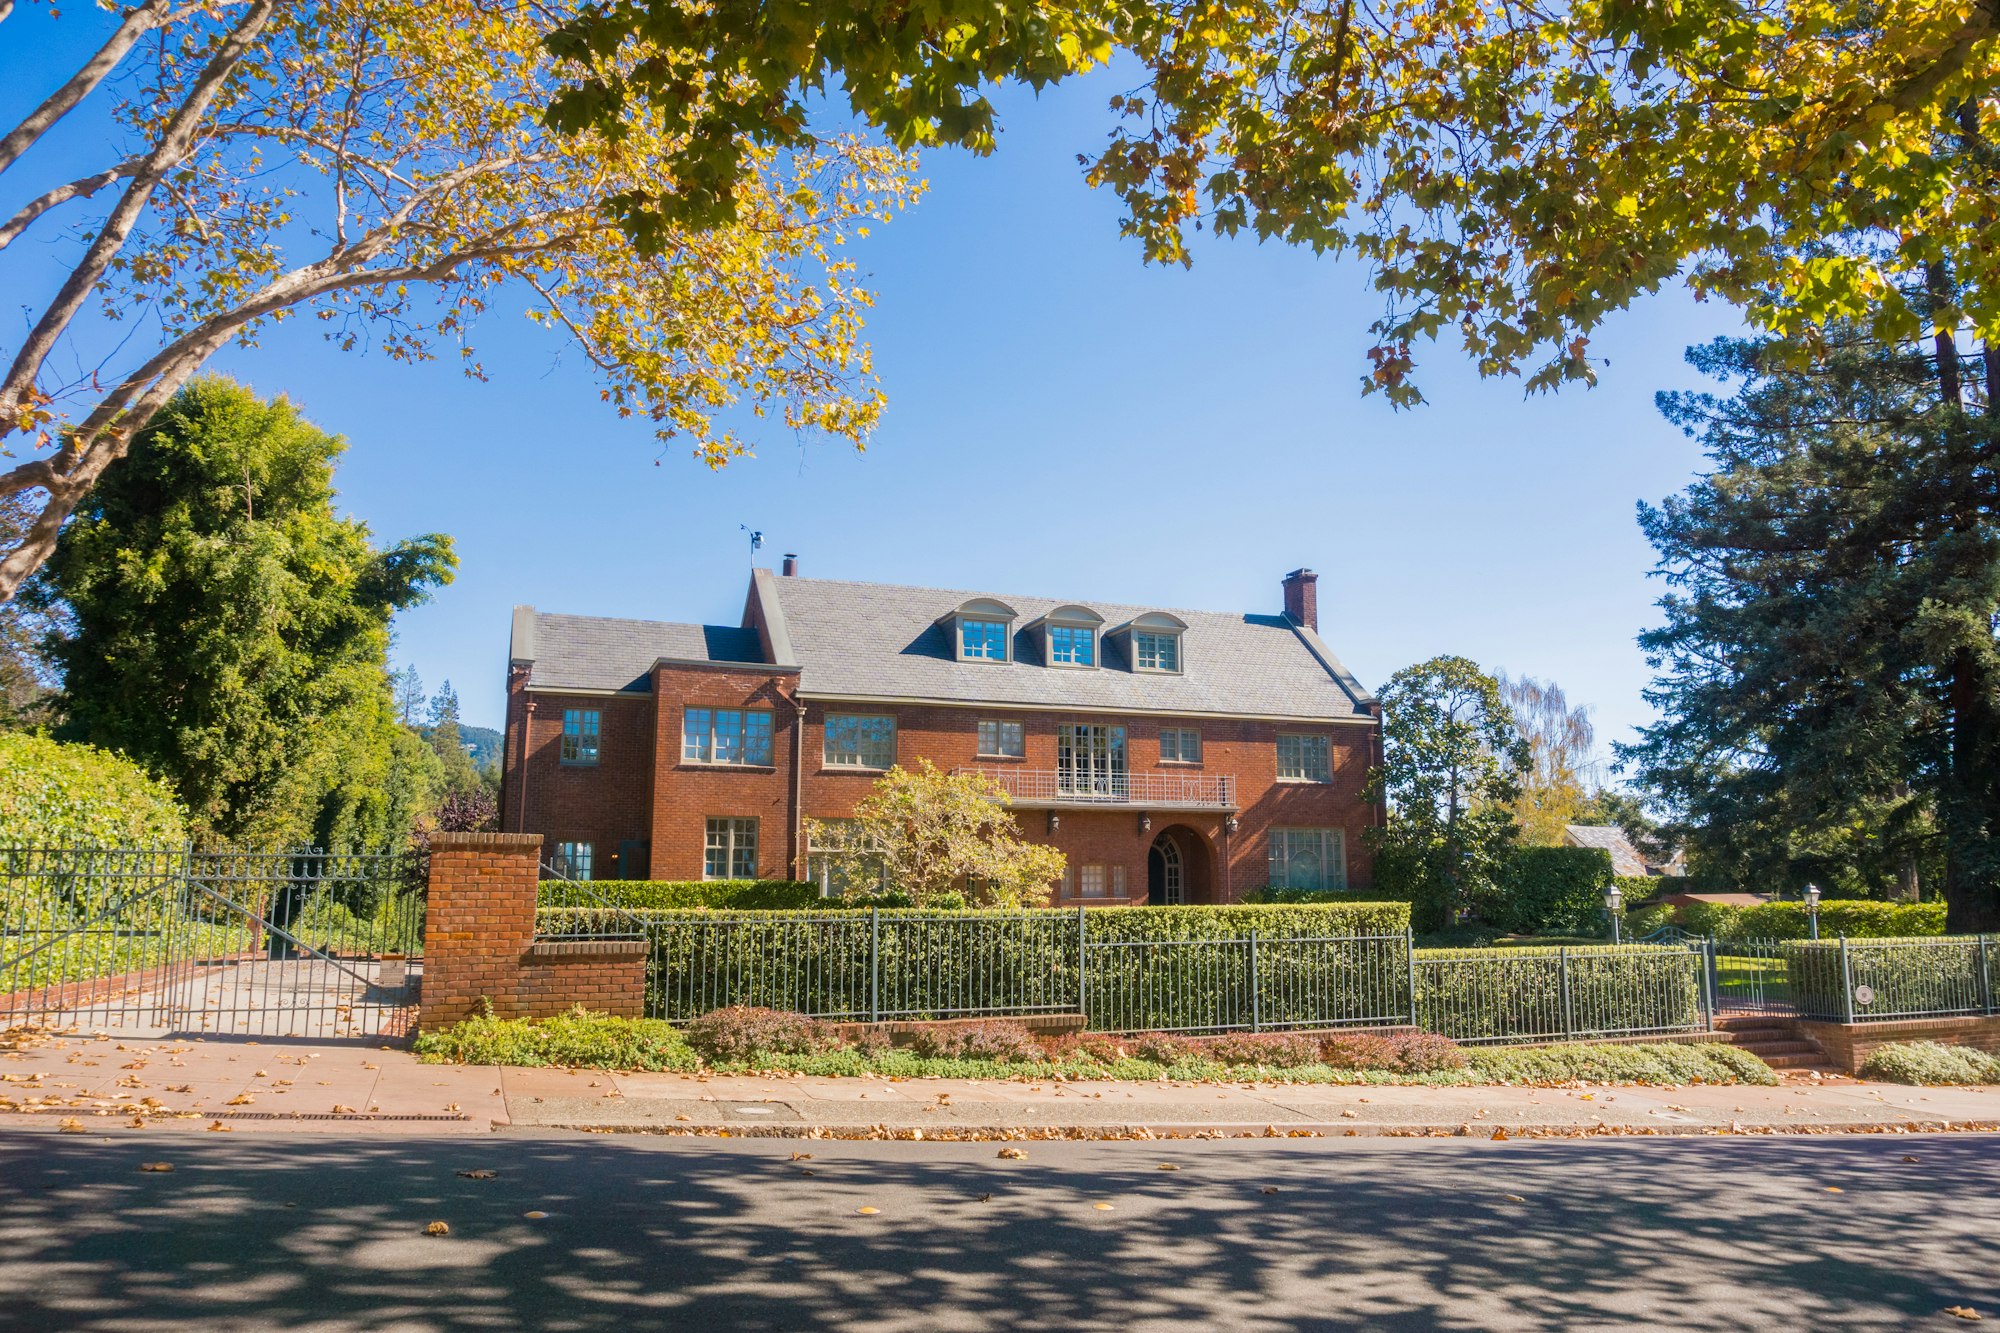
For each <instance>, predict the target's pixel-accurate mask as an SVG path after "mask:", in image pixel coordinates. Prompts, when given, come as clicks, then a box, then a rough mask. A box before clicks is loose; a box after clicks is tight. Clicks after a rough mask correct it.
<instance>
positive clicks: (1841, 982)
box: [1786, 935, 2000, 1023]
mask: <svg viewBox="0 0 2000 1333" xmlns="http://www.w3.org/2000/svg"><path fill="white" fill-rule="evenodd" d="M1786 953H1787V955H1788V958H1787V962H1788V966H1789V970H1790V976H1791V987H1792V993H1793V997H1794V998H1793V1003H1794V1005H1795V1007H1796V1008H1797V1011H1798V1013H1799V1014H1800V1016H1802V1017H1806V1018H1818V1019H1829V1020H1834V1021H1838V1022H1844V1023H1870V1022H1880V1021H1883V1020H1888V1019H1903V1018H1949V1017H1956V1016H1963V1015H1973V1014H1992V1013H2000V1008H1996V1005H1995V1000H1996V996H1995V994H1994V978H1995V974H1996V972H2000V937H1995V936H1991V935H1939V936H1927V937H1915V938H1907V939H1860V940H1857V939H1848V938H1846V937H1844V936H1843V937H1841V938H1839V939H1837V940H1825V939H1821V940H1812V941H1806V940H1788V941H1786Z"/></svg>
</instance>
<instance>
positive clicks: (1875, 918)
mask: <svg viewBox="0 0 2000 1333" xmlns="http://www.w3.org/2000/svg"><path fill="white" fill-rule="evenodd" d="M1674 923H1675V924H1676V925H1678V926H1680V927H1681V928H1682V929H1683V930H1690V931H1693V932H1694V933H1695V934H1697V935H1713V936H1715V937H1716V938H1718V939H1732V940H1802V939H1805V938H1806V937H1807V936H1808V935H1810V934H1811V933H1812V924H1811V917H1810V915H1809V914H1808V913H1807V911H1806V905H1805V904H1804V903H1759V904H1757V905H1756V906H1755V907H1732V906H1730V905H1728V904H1725V903H1689V904H1687V905H1686V906H1684V907H1681V908H1680V909H1679V910H1678V911H1677V912H1676V913H1675V916H1674ZM1819 932H1820V935H1821V936H1822V937H1824V936H1828V935H1845V936H1847V937H1848V938H1849V939H1902V938H1905V937H1908V936H1912V935H1942V934H1944V904H1943V903H1884V902H1875V901H1872V900H1870V899H1865V898H1836V899H1832V900H1829V901H1826V902H1822V903H1821V904H1820V905H1819Z"/></svg>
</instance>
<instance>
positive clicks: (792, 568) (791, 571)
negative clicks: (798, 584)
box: [778, 551, 799, 579]
mask: <svg viewBox="0 0 2000 1333" xmlns="http://www.w3.org/2000/svg"><path fill="white" fill-rule="evenodd" d="M778 568H779V571H780V572H781V573H782V574H784V576H785V577H786V578H788V579H795V578H797V577H798V576H799V558H798V556H796V555H794V554H792V552H790V551H787V552H785V563H784V564H782V565H780V566H779V567H778Z"/></svg>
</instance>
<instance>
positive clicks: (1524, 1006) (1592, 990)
mask: <svg viewBox="0 0 2000 1333" xmlns="http://www.w3.org/2000/svg"><path fill="white" fill-rule="evenodd" d="M1417 1020H1418V1022H1419V1023H1420V1024H1421V1025H1422V1026H1423V1028H1424V1029H1425V1030H1426V1031H1429V1032H1437V1033H1441V1034H1443V1035H1444V1036H1447V1037H1450V1038H1451V1039H1452V1040H1453V1041H1465V1042H1480V1041H1532V1040H1537V1039H1561V1038H1567V1037H1586V1036H1611V1035H1619V1034H1637V1033H1657V1032H1686V1031H1692V1030H1694V1029H1695V1028H1698V1027H1700V1026H1702V1022H1703V1017H1702V959H1701V955H1700V954H1699V953H1697V952H1695V951H1694V950H1692V949H1679V948H1661V947H1656V946H1651V945H1632V944H1627V945H1608V944H1607V945H1594V946H1589V945H1587V946H1579V947H1575V948H1568V949H1424V950H1420V951H1419V952H1418V954H1417Z"/></svg>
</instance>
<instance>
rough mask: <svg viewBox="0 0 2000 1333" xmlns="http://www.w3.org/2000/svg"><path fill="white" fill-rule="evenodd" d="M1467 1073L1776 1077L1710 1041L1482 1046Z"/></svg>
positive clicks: (1504, 1078)
mask: <svg viewBox="0 0 2000 1333" xmlns="http://www.w3.org/2000/svg"><path fill="white" fill-rule="evenodd" d="M1467 1054H1468V1056H1469V1060H1470V1064H1471V1067H1472V1069H1473V1070H1474V1071H1475V1072H1477V1073H1478V1074H1480V1075H1482V1076H1484V1077H1486V1078H1491V1079H1494V1080H1495V1081H1497V1082H1502V1083H1526V1084H1535V1085H1559V1084H1564V1083H1576V1082H1586V1083H1655V1084H1676V1083H1758V1084H1771V1083H1776V1082H1777V1081H1778V1076H1777V1074H1775V1073H1774V1072H1772V1070H1771V1067H1770V1066H1769V1065H1767V1064H1765V1063H1764V1062H1763V1061H1762V1060H1759V1059H1758V1058H1757V1057H1756V1056H1754V1055H1752V1054H1750V1053H1749V1052H1748V1051H1744V1050H1739V1049H1738V1048H1736V1047H1734V1046H1724V1045H1721V1044H1720V1043H1716V1042H1700V1043H1689V1044H1685V1045H1683V1044H1679V1043H1670V1042H1659V1043H1651V1042H1635V1043H1632V1044H1631V1045H1615V1044H1610V1043H1604V1044H1597V1043H1582V1044H1578V1045H1575V1046H1538V1047H1523V1046H1514V1047H1506V1046H1499V1047H1482V1048H1480V1049H1478V1050H1474V1051H1471V1052H1468V1053H1467Z"/></svg>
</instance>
